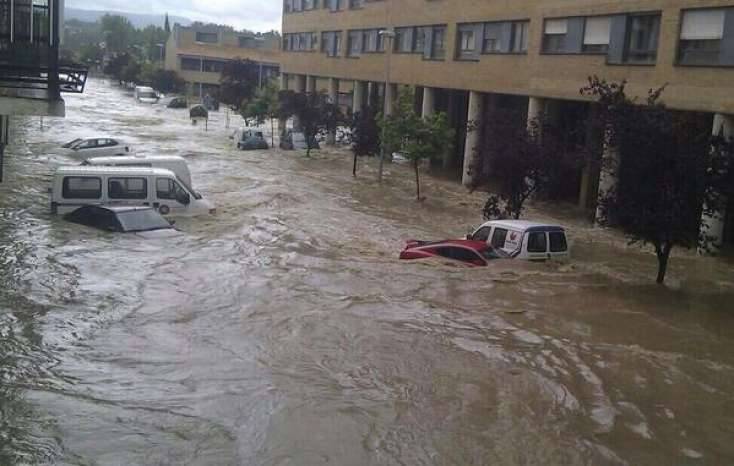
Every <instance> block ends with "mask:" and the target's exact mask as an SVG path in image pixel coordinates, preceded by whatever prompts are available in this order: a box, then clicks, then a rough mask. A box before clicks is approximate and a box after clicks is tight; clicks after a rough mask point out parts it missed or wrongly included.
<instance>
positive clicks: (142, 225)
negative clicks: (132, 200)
mask: <svg viewBox="0 0 734 466" xmlns="http://www.w3.org/2000/svg"><path fill="white" fill-rule="evenodd" d="M117 219H118V220H119V221H120V225H122V231H126V232H131V231H147V230H160V229H161V228H171V224H170V223H168V221H167V220H166V219H165V218H163V217H161V215H160V214H159V213H158V212H156V211H155V210H153V209H144V210H131V211H128V212H119V213H118V214H117Z"/></svg>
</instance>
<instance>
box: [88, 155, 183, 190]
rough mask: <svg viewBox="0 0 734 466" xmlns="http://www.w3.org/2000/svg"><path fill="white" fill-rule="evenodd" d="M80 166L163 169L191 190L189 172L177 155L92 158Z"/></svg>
mask: <svg viewBox="0 0 734 466" xmlns="http://www.w3.org/2000/svg"><path fill="white" fill-rule="evenodd" d="M82 165H94V166H108V167H148V168H165V169H166V170H171V171H172V172H173V173H175V174H176V176H177V177H178V179H179V180H181V182H182V183H183V184H184V185H185V187H186V188H189V191H193V190H192V189H191V186H192V183H191V171H189V166H188V165H187V164H186V160H185V159H184V158H183V157H180V156H178V155H144V154H141V155H128V156H121V157H93V158H91V159H87V160H85V161H84V162H82Z"/></svg>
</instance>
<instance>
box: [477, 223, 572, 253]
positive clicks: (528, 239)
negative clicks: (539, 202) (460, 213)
mask: <svg viewBox="0 0 734 466" xmlns="http://www.w3.org/2000/svg"><path fill="white" fill-rule="evenodd" d="M466 239H471V240H475V241H486V242H487V243H488V244H489V245H490V246H492V247H494V248H497V249H502V250H503V251H505V252H506V253H507V254H509V255H510V256H511V257H513V258H515V259H525V260H532V261H537V260H547V259H560V258H565V257H568V255H569V248H568V240H567V239H566V230H564V229H563V227H561V226H558V225H550V224H546V223H536V222H527V221H524V220H495V221H491V222H487V223H485V224H483V225H482V226H480V227H479V228H477V229H476V230H475V231H474V233H471V234H469V235H467V236H466Z"/></svg>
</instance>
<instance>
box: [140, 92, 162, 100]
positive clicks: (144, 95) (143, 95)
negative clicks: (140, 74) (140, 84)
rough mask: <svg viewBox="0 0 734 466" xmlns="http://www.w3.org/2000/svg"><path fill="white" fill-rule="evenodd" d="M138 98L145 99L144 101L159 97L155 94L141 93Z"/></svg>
mask: <svg viewBox="0 0 734 466" xmlns="http://www.w3.org/2000/svg"><path fill="white" fill-rule="evenodd" d="M138 97H140V98H144V99H157V98H158V96H157V95H155V92H139V93H138Z"/></svg>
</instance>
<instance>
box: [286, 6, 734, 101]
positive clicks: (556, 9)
mask: <svg viewBox="0 0 734 466" xmlns="http://www.w3.org/2000/svg"><path fill="white" fill-rule="evenodd" d="M732 5H734V3H733V2H732V1H731V0H729V1H724V0H705V1H704V0H634V1H632V0H621V1H602V0H578V1H569V0H503V1H499V0H497V1H494V0H492V1H490V0H384V1H379V2H366V3H365V6H364V8H363V9H360V10H346V11H340V12H334V13H332V12H330V11H329V10H324V9H319V10H314V11H308V12H298V13H290V14H286V15H284V17H283V33H288V32H310V31H317V32H320V31H329V30H342V31H344V34H343V37H342V49H341V54H342V56H341V57H339V58H329V57H327V56H326V55H325V54H324V53H321V52H284V53H283V54H282V59H281V71H282V72H285V73H295V74H313V75H317V76H328V77H338V78H342V79H360V80H371V81H382V80H384V77H385V58H386V57H385V54H379V53H378V54H362V55H361V57H360V58H345V57H344V56H343V55H344V52H345V50H346V43H347V41H346V31H347V30H349V29H361V28H377V27H386V26H391V27H399V26H418V25H429V24H448V31H447V42H446V52H447V56H446V59H445V61H430V60H424V59H423V58H422V56H420V55H413V54H411V55H407V54H392V58H391V61H392V66H391V74H392V80H393V81H395V82H399V83H403V84H413V85H422V86H432V87H442V88H453V89H466V90H476V91H482V92H497V93H507V94H520V95H532V96H538V97H552V98H560V99H580V96H579V88H580V87H581V86H583V85H584V84H585V82H586V79H587V77H588V76H590V75H594V74H596V75H599V76H601V77H603V78H606V79H607V80H614V81H619V80H622V79H627V80H628V81H629V82H630V84H629V87H628V89H629V90H630V92H631V93H633V94H637V95H639V96H641V97H644V96H646V95H647V90H648V89H649V88H651V87H658V86H661V85H663V84H666V83H667V84H668V87H667V89H666V91H665V93H664V95H663V98H664V100H665V102H666V103H667V104H668V105H669V106H671V107H674V108H680V109H688V110H703V111H716V112H722V113H731V114H734V69H732V68H715V67H682V66H675V65H674V61H675V54H676V47H677V38H678V32H679V27H680V25H679V18H680V10H681V9H685V8H693V7H709V6H732ZM640 11H662V21H661V34H660V45H659V47H658V59H657V63H656V65H654V66H640V65H637V66H627V65H623V66H620V65H606V64H605V60H606V57H605V56H595V55H541V54H540V53H539V51H540V46H541V39H542V24H543V18H546V17H562V16H585V15H597V14H614V13H627V12H640ZM513 19H530V43H529V46H528V53H527V54H526V55H481V58H480V60H479V61H478V62H467V61H455V60H454V59H453V57H454V53H453V51H454V50H455V40H456V24H457V23H464V22H474V21H496V20H513Z"/></svg>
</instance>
